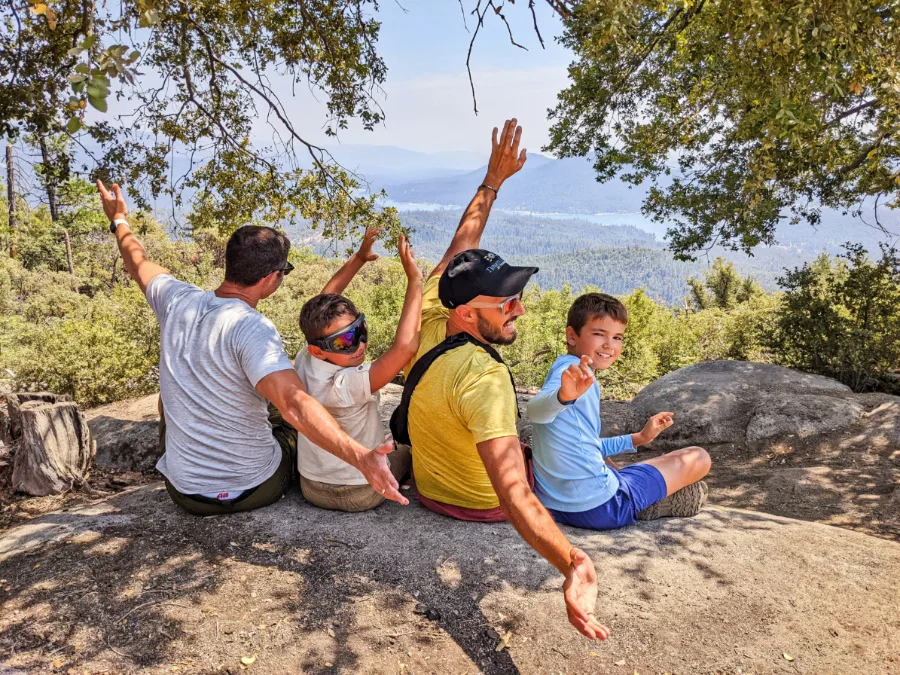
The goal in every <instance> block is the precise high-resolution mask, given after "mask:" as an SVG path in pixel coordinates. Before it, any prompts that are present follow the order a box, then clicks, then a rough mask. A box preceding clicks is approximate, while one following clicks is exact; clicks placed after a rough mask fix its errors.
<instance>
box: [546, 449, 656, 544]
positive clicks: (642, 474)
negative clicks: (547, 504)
mask: <svg viewBox="0 0 900 675" xmlns="http://www.w3.org/2000/svg"><path fill="white" fill-rule="evenodd" d="M609 470H610V471H612V472H613V473H614V474H615V475H616V477H617V478H618V479H619V489H618V490H616V494H614V495H613V496H612V497H611V498H610V499H609V500H607V501H606V502H604V503H602V504H601V505H600V506H597V507H595V508H593V509H591V510H590V511H578V512H574V513H572V512H568V511H556V510H554V509H547V510H548V511H550V515H552V516H553V519H554V520H555V521H556V522H557V523H560V524H562V525H572V526H574V527H582V528H584V529H586V530H613V529H615V528H617V527H625V526H626V525H632V524H633V523H635V522H637V514H638V513H640V512H641V511H643V510H644V509H646V508H647V507H648V506H651V505H653V504H655V503H656V502H659V501H662V500H663V499H665V498H666V479H665V478H663V475H662V474H661V473H660V471H659V469H657V468H656V467H655V466H652V465H650V464H632V465H630V466H626V467H624V468H622V469H618V470H616V469H614V468H613V467H609Z"/></svg>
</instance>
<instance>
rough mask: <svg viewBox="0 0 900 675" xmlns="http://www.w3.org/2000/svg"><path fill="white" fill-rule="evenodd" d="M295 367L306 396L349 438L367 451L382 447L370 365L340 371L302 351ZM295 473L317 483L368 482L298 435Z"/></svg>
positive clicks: (377, 397)
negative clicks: (370, 379)
mask: <svg viewBox="0 0 900 675" xmlns="http://www.w3.org/2000/svg"><path fill="white" fill-rule="evenodd" d="M294 367H295V368H296V370H297V375H299V376H300V379H301V380H302V381H303V384H304V385H305V386H306V391H307V392H308V393H309V395H310V396H312V397H313V398H314V399H316V400H317V401H318V402H319V403H321V404H322V405H323V406H325V409H326V410H327V411H328V412H329V413H331V415H332V417H334V419H335V420H337V423H338V424H340V425H341V428H342V429H343V430H344V431H345V432H347V435H348V436H350V437H352V438H354V439H355V440H357V441H359V443H360V444H361V445H362V446H363V447H365V448H369V449H370V450H371V449H372V448H374V447H376V446H378V445H381V444H382V443H384V438H385V435H384V427H383V426H382V425H381V412H380V410H379V406H380V402H381V397H380V395H379V393H378V392H377V391H376V392H375V393H374V394H373V393H372V387H371V384H370V383H369V368H370V367H371V364H368V363H366V364H363V365H361V366H357V367H355V368H342V367H341V366H336V365H334V364H333V363H329V362H328V361H323V360H322V359H317V358H315V357H314V356H313V355H312V354H310V353H309V352H308V351H307V350H306V348H305V347H304V348H303V349H301V350H300V351H299V352H298V353H297V358H296V359H294ZM297 469H298V470H299V471H300V475H301V476H303V477H304V478H307V479H309V480H314V481H318V482H320V483H329V484H331V485H365V484H366V482H367V481H366V479H365V478H364V477H363V475H362V474H361V473H360V472H359V471H358V470H356V469H355V468H353V467H352V466H350V465H349V464H347V463H346V462H345V461H344V460H342V459H338V458H337V457H335V456H334V455H332V454H331V453H330V452H327V451H325V450H323V449H322V448H320V447H319V446H318V445H315V444H314V443H313V442H312V441H310V440H309V439H308V438H306V437H305V436H304V435H303V434H298V435H297Z"/></svg>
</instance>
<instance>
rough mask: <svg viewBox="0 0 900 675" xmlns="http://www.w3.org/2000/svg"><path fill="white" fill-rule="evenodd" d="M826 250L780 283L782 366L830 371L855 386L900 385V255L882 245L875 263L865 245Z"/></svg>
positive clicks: (777, 342) (775, 343)
mask: <svg viewBox="0 0 900 675" xmlns="http://www.w3.org/2000/svg"><path fill="white" fill-rule="evenodd" d="M845 248H846V253H845V254H843V255H841V256H839V257H838V258H835V259H831V258H829V257H828V256H827V255H824V254H823V255H822V256H820V257H819V258H818V259H816V260H815V261H814V262H812V263H808V264H805V265H804V266H803V267H801V268H797V269H794V270H792V271H789V272H788V273H787V274H786V275H785V276H784V277H783V278H782V279H781V280H780V283H781V285H782V286H783V287H784V288H785V293H784V295H783V297H782V300H781V308H780V312H779V316H778V322H777V330H776V332H775V334H774V335H773V339H772V341H771V343H772V347H773V349H774V351H775V353H776V356H777V359H778V361H779V362H780V363H782V364H784V365H786V366H790V367H792V368H798V369H800V370H805V371H808V372H811V373H818V374H821V375H827V376H829V377H834V378H835V379H837V380H840V381H841V382H843V383H844V384H847V385H848V386H850V387H851V388H852V389H854V390H855V391H866V390H873V389H881V390H892V389H894V390H895V389H897V384H896V379H894V378H892V377H891V375H892V371H893V369H895V368H897V367H898V365H900V258H898V254H897V251H896V250H895V249H892V248H888V247H882V251H881V259H880V260H879V261H877V262H874V261H872V260H869V258H868V255H867V253H866V251H865V250H864V249H863V248H862V247H861V246H856V245H849V244H848V245H847V246H846V247H845Z"/></svg>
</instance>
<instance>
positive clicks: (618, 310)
mask: <svg viewBox="0 0 900 675" xmlns="http://www.w3.org/2000/svg"><path fill="white" fill-rule="evenodd" d="M606 316H609V317H612V318H613V319H615V320H616V321H618V322H619V323H621V324H625V325H628V310H627V309H626V307H625V305H623V304H622V301H621V300H619V299H618V298H614V297H613V296H611V295H607V294H606V293H585V294H584V295H581V296H579V297H578V298H576V299H575V302H573V303H572V306H571V307H570V308H569V316H568V317H567V318H566V325H567V326H571V327H572V330H574V331H575V333H576V334H578V335H580V334H581V329H582V328H584V324H586V323H587V322H588V321H590V320H591V319H597V318H599V319H602V318H603V317H606Z"/></svg>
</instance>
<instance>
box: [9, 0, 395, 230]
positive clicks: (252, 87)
mask: <svg viewBox="0 0 900 675" xmlns="http://www.w3.org/2000/svg"><path fill="white" fill-rule="evenodd" d="M376 10H377V3H376V1H375V0H304V2H293V1H292V0H273V1H271V2H264V3H259V2H248V1H245V0H229V2H219V1H217V0H125V1H124V2H122V3H97V2H94V1H93V0H9V1H8V2H6V3H4V4H3V6H2V9H0V17H2V18H0V26H2V32H0V72H2V73H3V75H2V78H3V86H2V88H0V133H2V134H3V135H6V136H9V137H11V138H16V137H17V136H18V135H19V134H21V133H23V132H24V133H28V134H32V135H35V136H38V137H46V136H53V135H56V134H60V133H67V134H69V135H72V136H73V137H75V139H76V141H77V142H78V143H80V144H81V145H82V147H83V149H84V150H85V151H86V152H90V153H91V154H93V156H94V160H95V161H96V169H95V173H96V174H97V175H98V176H100V177H102V178H105V179H112V180H117V181H120V182H124V183H128V184H130V185H132V186H134V187H141V188H143V190H142V192H143V194H144V195H149V196H151V197H157V196H160V195H165V194H169V195H171V196H172V198H173V200H174V202H175V204H176V206H180V205H181V203H180V200H181V194H182V190H183V189H184V188H186V187H187V188H191V189H192V190H194V191H196V198H195V208H194V209H193V210H192V212H191V215H190V216H189V217H190V219H191V221H192V222H191V224H192V225H193V226H194V227H199V228H205V227H209V226H216V227H219V228H222V229H233V228H234V227H237V226H239V225H242V224H245V223H247V222H251V221H253V220H256V221H266V222H279V221H282V220H286V219H287V220H290V219H292V218H294V217H297V216H300V217H303V218H307V219H310V220H312V221H313V222H314V223H316V224H318V225H320V226H322V228H323V229H324V230H325V232H326V233H332V234H336V233H340V231H342V230H343V228H345V227H353V226H359V227H365V226H370V225H374V224H381V225H388V226H389V229H393V228H394V227H395V226H396V219H395V217H394V213H392V211H391V210H387V211H385V212H381V211H379V210H377V209H375V208H374V198H366V199H361V198H359V197H357V196H356V193H357V191H358V188H359V187H360V184H359V181H358V179H357V177H356V176H354V175H352V174H350V173H348V172H347V171H345V170H343V169H342V168H341V167H339V166H338V165H337V164H336V163H335V162H334V161H332V159H331V157H330V156H329V155H328V153H327V152H326V151H324V150H323V149H321V148H319V147H317V146H315V145H314V144H312V143H310V142H309V141H308V140H307V139H306V138H305V137H304V136H303V135H302V133H301V132H300V131H299V130H298V128H297V127H296V126H295V124H294V122H293V121H292V120H291V119H290V117H289V116H288V114H287V112H286V109H285V106H284V104H283V101H282V98H283V96H284V95H285V94H286V92H284V91H283V89H284V84H283V83H284V81H285V78H287V80H288V81H289V82H291V83H292V84H293V85H294V86H298V87H309V88H311V89H312V90H313V91H314V92H315V93H316V94H317V95H318V96H319V97H320V98H321V99H322V100H324V102H325V104H326V107H327V115H328V119H327V120H326V133H329V134H334V133H336V132H337V131H338V130H340V129H343V128H345V127H346V126H347V124H348V121H349V120H350V119H351V118H354V119H357V120H359V121H360V122H361V123H362V124H363V126H364V127H365V128H369V129H371V128H372V127H373V126H374V125H376V124H377V123H379V122H380V121H381V120H382V119H383V114H382V111H381V109H380V107H379V105H378V103H377V101H376V100H375V98H374V93H375V92H376V91H377V90H378V88H379V86H380V85H381V83H382V82H383V81H384V77H385V73H386V67H385V65H384V62H383V61H382V60H381V58H380V57H379V56H378V54H377V53H376V51H375V42H376V40H377V38H378V31H379V23H378V21H377V20H376V19H375V18H374V16H373V15H374V12H375V11H376ZM275 76H278V77H279V78H280V79H279V82H280V83H281V84H280V85H278V86H280V87H281V89H282V90H278V89H277V86H276V85H273V79H274V78H275ZM112 97H115V98H117V99H128V101H129V102H128V103H123V106H124V107H126V108H127V109H131V110H133V112H132V113H130V114H129V115H128V116H127V117H126V118H125V119H124V120H123V122H124V123H123V124H121V125H117V124H115V123H114V122H113V121H112V120H110V119H109V118H108V117H107V118H104V117H103V116H99V118H100V121H99V122H96V121H95V122H91V121H90V117H89V118H86V117H85V113H86V111H87V110H89V109H91V108H93V109H96V110H97V111H99V112H101V113H103V112H106V111H107V109H108V107H109V102H110V99H111V98H112ZM258 119H264V120H267V121H268V123H269V124H270V126H271V127H272V130H273V132H272V136H273V138H274V140H273V141H272V143H271V145H270V146H269V147H265V148H259V147H255V146H254V145H253V144H252V143H251V132H252V131H253V125H254V123H255V122H256V121H257V120H258ZM176 155H180V156H182V157H187V166H182V167H180V168H179V170H178V171H177V172H176V171H175V170H174V167H175V166H176V164H178V163H176V162H175V161H173V160H174V158H175V157H176ZM310 165H311V166H312V168H308V167H310ZM304 167H307V168H304ZM68 170H69V167H68V166H65V167H63V168H61V169H59V170H58V171H57V173H58V174H59V175H60V177H61V179H64V178H65V174H66V173H67V171H68ZM141 196H142V195H141V193H140V192H138V190H134V191H133V198H135V199H140V198H141Z"/></svg>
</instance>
